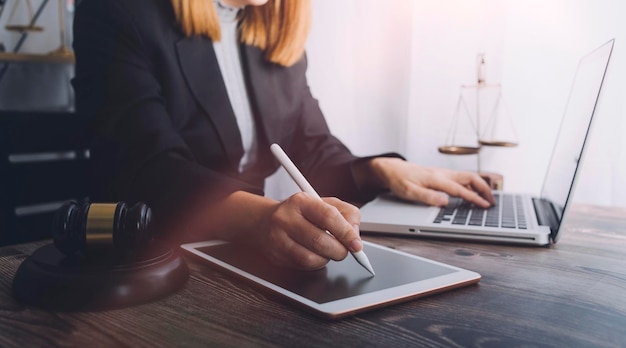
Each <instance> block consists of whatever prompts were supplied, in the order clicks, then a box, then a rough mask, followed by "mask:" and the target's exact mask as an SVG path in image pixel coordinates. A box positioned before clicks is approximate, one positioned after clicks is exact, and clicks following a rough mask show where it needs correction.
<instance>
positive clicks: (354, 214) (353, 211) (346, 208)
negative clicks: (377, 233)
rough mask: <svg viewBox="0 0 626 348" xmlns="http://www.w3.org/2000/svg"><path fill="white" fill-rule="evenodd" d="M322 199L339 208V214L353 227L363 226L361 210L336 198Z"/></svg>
mask: <svg viewBox="0 0 626 348" xmlns="http://www.w3.org/2000/svg"><path fill="white" fill-rule="evenodd" d="M322 199H323V200H324V202H326V203H328V204H330V205H332V206H334V207H335V208H337V209H338V210H339V213H341V215H343V217H344V219H346V220H347V221H348V222H349V223H350V224H351V225H352V226H353V227H356V226H359V225H360V224H361V210H359V208H357V207H356V206H354V205H352V204H350V203H347V202H344V201H342V200H340V199H338V198H335V197H325V198H322Z"/></svg>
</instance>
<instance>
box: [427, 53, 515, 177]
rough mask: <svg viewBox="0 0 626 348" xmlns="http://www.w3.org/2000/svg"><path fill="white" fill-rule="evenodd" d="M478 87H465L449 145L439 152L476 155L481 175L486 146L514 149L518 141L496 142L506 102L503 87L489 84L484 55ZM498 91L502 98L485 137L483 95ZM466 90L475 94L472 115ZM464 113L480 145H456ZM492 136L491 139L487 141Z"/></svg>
mask: <svg viewBox="0 0 626 348" xmlns="http://www.w3.org/2000/svg"><path fill="white" fill-rule="evenodd" d="M477 75H478V79H477V84H476V85H469V86H467V85H462V86H461V91H460V93H459V99H458V102H457V107H456V111H455V114H454V117H453V121H452V124H451V126H450V129H449V130H448V135H447V136H446V143H445V145H443V146H440V147H439V148H438V151H439V152H440V153H442V154H446V155H476V157H477V160H476V162H477V166H476V167H477V172H478V173H481V166H480V150H481V148H482V147H483V146H498V147H514V146H517V140H514V141H503V140H495V139H497V138H494V135H495V131H496V128H497V122H498V119H499V117H498V110H499V108H501V107H504V106H505V105H504V101H503V99H504V98H503V96H502V86H501V85H500V84H487V83H486V81H485V56H484V54H479V55H478V59H477ZM489 89H496V90H497V92H498V96H497V99H496V102H495V104H494V107H493V111H492V112H491V115H490V117H489V120H488V122H487V127H485V130H484V131H483V132H482V134H481V127H480V120H481V93H482V92H483V91H485V90H489ZM465 90H475V98H476V105H475V109H476V111H475V113H474V114H472V112H471V111H470V108H469V107H468V105H467V102H466V100H465V98H464V91H465ZM461 113H465V115H466V116H467V118H468V120H469V127H470V128H471V129H472V134H474V141H475V143H476V145H472V144H466V145H460V144H458V143H457V142H456V135H457V131H458V125H459V118H460V115H461ZM509 121H510V128H511V130H512V132H513V135H514V137H515V139H517V136H516V135H515V129H514V127H513V124H512V122H511V120H509ZM487 136H489V138H487Z"/></svg>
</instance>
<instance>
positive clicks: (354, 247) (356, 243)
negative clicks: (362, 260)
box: [348, 239, 363, 253]
mask: <svg viewBox="0 0 626 348" xmlns="http://www.w3.org/2000/svg"><path fill="white" fill-rule="evenodd" d="M349 244H350V245H348V249H350V251H351V252H353V253H356V252H357V251H359V250H361V249H363V243H361V240H360V239H353V240H351V241H350V243H349Z"/></svg>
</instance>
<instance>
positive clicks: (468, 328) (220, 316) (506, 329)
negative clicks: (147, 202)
mask: <svg viewBox="0 0 626 348" xmlns="http://www.w3.org/2000/svg"><path fill="white" fill-rule="evenodd" d="M566 223H567V230H566V231H565V232H564V233H565V234H564V235H563V236H562V238H561V240H560V241H559V243H557V244H556V245H552V246H551V247H539V248H537V247H519V246H509V245H502V244H477V243H467V242H451V241H439V240H425V239H406V238H394V237H384V238H383V237H374V236H365V239H367V240H369V241H372V242H376V243H379V244H382V245H386V246H389V247H392V248H396V249H399V250H403V251H406V252H409V253H412V254H415V255H419V256H423V257H427V258H431V259H433V260H436V261H440V262H445V263H449V264H452V265H455V266H458V267H463V268H467V269H471V270H474V271H476V272H478V273H480V274H481V275H482V276H483V278H482V280H481V282H480V283H479V284H478V285H475V286H470V287H467V288H463V289H458V290H454V291H451V292H447V293H443V294H438V295H434V296H430V297H427V298H422V299H417V300H414V301H410V302H407V303H404V304H399V305H394V306H391V307H387V308H383V309H380V310H375V311H371V312H366V313H363V314H360V315H357V316H353V317H349V318H346V319H343V320H339V321H325V320H323V319H319V318H318V317H316V316H313V315H311V314H308V313H307V312H304V311H301V310H300V309H299V308H296V307H293V306H291V305H289V304H285V303H282V302H278V301H276V300H275V298H273V297H268V296H266V295H265V294H264V293H262V292H259V291H257V290H256V289H254V288H250V287H249V286H248V285H247V284H245V283H242V282H240V281H237V280H234V279H232V278H230V277H228V276H225V275H223V274H221V273H219V272H217V271H214V270H213V269H211V268H208V267H206V266H205V265H203V264H202V263H201V262H198V261H196V259H193V258H188V259H187V260H188V261H189V266H190V270H191V278H190V280H189V282H188V283H187V285H186V287H185V288H184V289H182V290H181V291H179V292H177V293H175V294H173V295H171V296H169V297H167V298H165V299H163V300H160V301H157V302H154V303H150V304H145V305H140V306H135V307H130V308H125V309H120V310H113V311H102V312H83V313H80V312H79V313H76V312H71V313H56V312H49V311H43V310H40V309H37V308H31V307H28V306H24V305H22V304H20V303H17V302H15V300H14V299H13V298H12V296H11V281H12V278H13V275H14V274H15V271H16V270H17V267H18V266H19V264H20V263H21V261H23V260H24V259H25V258H26V256H27V255H28V254H30V253H32V252H33V251H34V250H36V248H37V247H39V246H41V245H43V243H29V244H22V245H17V246H10V247H4V248H0V274H1V277H0V347H25V346H28V347H30V346H32V347H35V346H36V347H57V346H98V347H99V346H116V347H119V346H128V347H172V346H177V347H178V346H182V347H197V346H225V347H231V346H232V347H242V346H244V347H245V346H255V347H266V346H267V347H272V346H281V347H283V346H290V347H291V346H297V347H319V346H359V347H369V346H385V347H392V346H393V347H407V346H411V347H420V346H424V347H426V346H428V347H451V346H452V347H467V346H474V347H519V346H528V347H530V346H532V347H555V346H556V347H620V346H624V345H626V329H625V328H626V261H625V260H624V259H625V257H624V256H625V254H626V211H624V210H620V209H614V208H613V209H609V208H602V207H590V206H576V207H575V209H574V210H573V211H572V213H571V214H570V215H569V218H568V220H567V222H566Z"/></svg>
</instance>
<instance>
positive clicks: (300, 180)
mask: <svg viewBox="0 0 626 348" xmlns="http://www.w3.org/2000/svg"><path fill="white" fill-rule="evenodd" d="M270 150H271V151H272V153H273V154H274V157H276V159H277V160H278V162H279V163H280V164H281V165H282V166H283V168H285V170H286V171H287V173H289V176H291V178H292V179H293V181H295V182H296V184H297V185H298V187H300V189H301V190H302V191H304V192H306V193H308V194H310V195H311V196H313V197H315V198H317V199H319V200H320V201H321V200H322V198H321V197H320V195H318V194H317V192H315V189H313V186H311V184H309V182H308V181H307V180H306V178H305V177H304V175H302V173H300V171H299V170H298V168H297V167H296V165H295V164H293V162H292V161H291V159H290V158H289V156H287V154H286V153H285V151H283V149H282V148H281V147H280V145H278V144H272V145H271V146H270ZM352 256H354V259H355V260H356V261H357V262H358V263H359V264H360V265H361V266H363V268H365V269H366V270H367V271H368V272H370V273H371V274H372V275H373V276H374V275H376V273H374V269H373V268H372V265H371V264H370V260H369V259H368V258H367V255H365V253H364V252H363V249H361V250H360V251H357V252H355V253H352Z"/></svg>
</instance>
